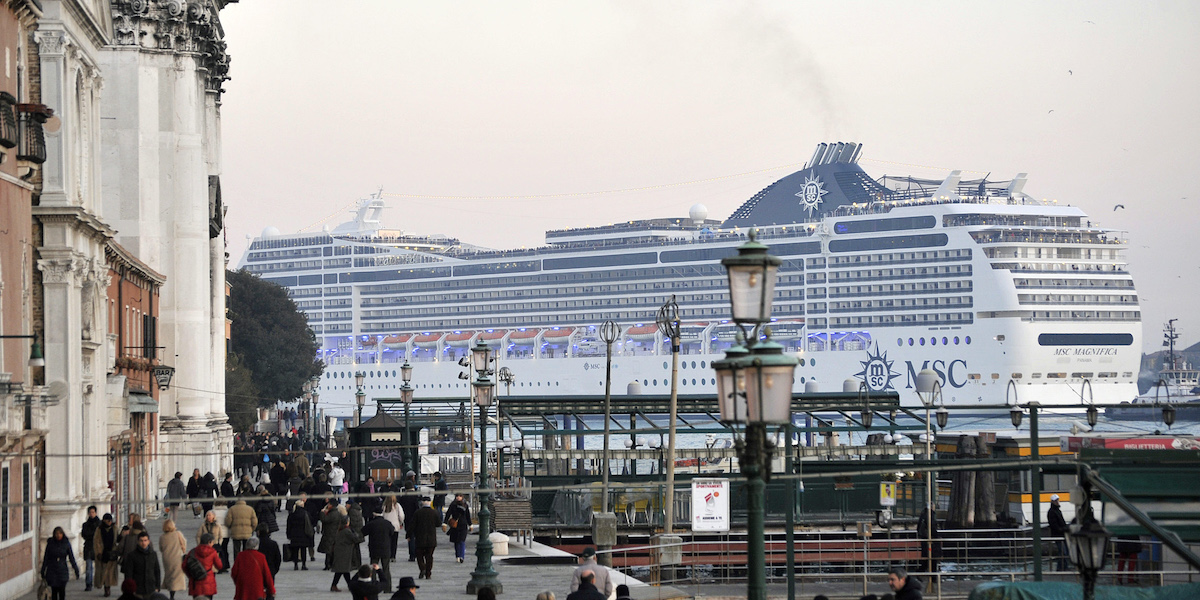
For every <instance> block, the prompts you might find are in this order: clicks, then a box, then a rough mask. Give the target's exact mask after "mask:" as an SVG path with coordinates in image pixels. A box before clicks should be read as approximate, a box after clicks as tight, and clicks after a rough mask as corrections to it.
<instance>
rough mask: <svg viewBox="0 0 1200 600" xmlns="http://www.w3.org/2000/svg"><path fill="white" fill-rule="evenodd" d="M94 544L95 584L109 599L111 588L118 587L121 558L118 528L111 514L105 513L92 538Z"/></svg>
mask: <svg viewBox="0 0 1200 600" xmlns="http://www.w3.org/2000/svg"><path fill="white" fill-rule="evenodd" d="M92 544H93V548H94V550H95V552H96V578H95V580H94V581H93V584H94V585H95V587H103V588H104V597H105V598H107V597H108V596H109V593H110V590H111V588H112V587H113V586H115V585H117V561H118V560H119V559H120V558H121V553H120V550H118V548H117V527H116V525H115V524H114V523H113V517H112V515H111V514H109V513H104V517H103V518H102V519H101V520H100V526H99V527H97V528H96V533H95V535H93V536H92Z"/></svg>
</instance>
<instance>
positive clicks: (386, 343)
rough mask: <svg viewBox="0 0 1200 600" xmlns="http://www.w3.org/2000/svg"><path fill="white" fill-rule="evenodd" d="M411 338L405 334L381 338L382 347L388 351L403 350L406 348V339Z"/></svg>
mask: <svg viewBox="0 0 1200 600" xmlns="http://www.w3.org/2000/svg"><path fill="white" fill-rule="evenodd" d="M411 337H412V336H411V335H409V334H407V333H406V334H403V335H389V336H387V337H385V338H383V347H384V348H387V349H388V350H403V349H404V348H405V347H406V346H408V338H411Z"/></svg>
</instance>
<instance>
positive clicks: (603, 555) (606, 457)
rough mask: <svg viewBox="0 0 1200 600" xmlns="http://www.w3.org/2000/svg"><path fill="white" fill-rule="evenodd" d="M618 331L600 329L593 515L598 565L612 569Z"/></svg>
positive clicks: (606, 327)
mask: <svg viewBox="0 0 1200 600" xmlns="http://www.w3.org/2000/svg"><path fill="white" fill-rule="evenodd" d="M620 331H621V329H620V328H619V327H617V324H616V323H614V322H613V321H605V322H604V324H603V325H601V326H600V339H601V340H602V341H603V342H604V347H605V363H604V364H605V369H604V454H603V457H602V458H601V460H600V464H601V466H602V467H603V471H602V472H601V474H600V497H601V501H600V504H601V506H600V514H599V515H593V517H592V518H593V522H592V539H593V541H595V542H596V547H597V548H598V549H599V550H600V551H601V552H600V553H599V557H598V558H599V561H598V562H599V563H600V564H602V565H604V566H606V567H611V566H612V553H610V552H606V550H611V549H612V544H609V543H607V542H609V541H613V542H615V541H616V532H617V516H616V515H615V514H613V513H612V507H611V506H610V505H609V500H610V498H609V489H608V476H609V471H610V470H611V469H610V467H611V465H610V460H611V457H612V455H611V454H610V450H609V443H610V441H609V436H610V435H611V432H612V347H613V342H615V341H617V335H618V334H619V333H620Z"/></svg>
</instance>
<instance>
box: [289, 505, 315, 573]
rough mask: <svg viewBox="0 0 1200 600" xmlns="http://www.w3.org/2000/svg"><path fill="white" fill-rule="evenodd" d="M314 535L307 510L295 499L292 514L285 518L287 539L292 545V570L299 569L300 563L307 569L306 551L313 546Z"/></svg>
mask: <svg viewBox="0 0 1200 600" xmlns="http://www.w3.org/2000/svg"><path fill="white" fill-rule="evenodd" d="M315 536H316V533H315V531H314V529H313V524H312V520H311V519H309V518H308V511H307V510H305V509H304V503H303V502H300V501H299V500H297V501H296V505H295V507H293V508H292V514H290V515H288V518H287V539H288V544H289V545H291V547H292V570H293V571H295V570H297V569H300V565H303V566H304V568H303V570H304V571H307V570H308V552H309V550H310V549H311V548H312V547H313V541H314V539H315Z"/></svg>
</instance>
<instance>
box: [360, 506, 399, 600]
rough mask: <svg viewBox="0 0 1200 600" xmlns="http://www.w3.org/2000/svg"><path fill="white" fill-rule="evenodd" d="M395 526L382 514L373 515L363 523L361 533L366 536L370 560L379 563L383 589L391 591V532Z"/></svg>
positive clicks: (393, 531) (394, 529)
mask: <svg viewBox="0 0 1200 600" xmlns="http://www.w3.org/2000/svg"><path fill="white" fill-rule="evenodd" d="M395 531H396V528H395V527H393V526H392V524H391V523H390V522H388V520H387V519H385V518H383V515H375V516H374V517H373V518H372V519H371V520H370V521H367V524H366V525H363V535H364V536H366V537H367V553H368V555H369V556H370V558H371V562H372V563H374V564H377V565H379V577H380V580H381V581H383V582H384V583H383V591H385V592H389V593H390V592H391V591H392V567H391V559H392V534H393V533H395Z"/></svg>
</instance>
